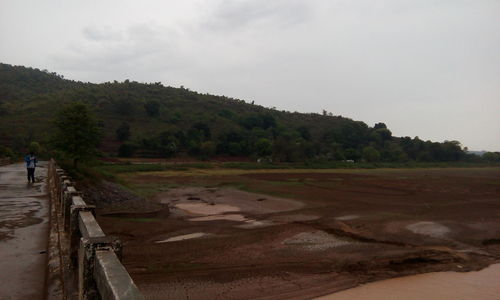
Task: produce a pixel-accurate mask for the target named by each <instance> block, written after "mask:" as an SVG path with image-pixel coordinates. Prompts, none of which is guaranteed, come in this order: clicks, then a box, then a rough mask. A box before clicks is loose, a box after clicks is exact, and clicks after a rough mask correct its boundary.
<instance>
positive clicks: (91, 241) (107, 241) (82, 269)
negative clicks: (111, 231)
mask: <svg viewBox="0 0 500 300" xmlns="http://www.w3.org/2000/svg"><path fill="white" fill-rule="evenodd" d="M97 250H107V251H113V252H116V253H117V255H118V256H119V257H121V253H122V244H121V242H120V240H119V239H118V238H116V237H113V236H101V237H82V238H81V239H80V249H79V251H78V295H79V296H78V298H79V299H80V300H87V299H99V298H98V296H97V295H99V294H100V293H99V290H98V287H97V285H96V281H95V278H94V267H95V253H96V251H97ZM120 265H121V263H120ZM122 267H123V266H122ZM127 275H128V273H127ZM129 278H130V275H129ZM130 280H132V279H130ZM104 299H106V298H104Z"/></svg>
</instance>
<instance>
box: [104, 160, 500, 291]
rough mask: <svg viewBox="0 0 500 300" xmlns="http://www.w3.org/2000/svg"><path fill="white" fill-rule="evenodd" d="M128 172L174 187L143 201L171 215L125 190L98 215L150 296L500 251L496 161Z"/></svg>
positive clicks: (363, 277)
mask: <svg viewBox="0 0 500 300" xmlns="http://www.w3.org/2000/svg"><path fill="white" fill-rule="evenodd" d="M146 177H147V179H146ZM132 180H136V181H135V182H142V181H143V180H144V181H145V180H147V181H148V182H154V183H155V184H161V183H162V182H164V183H165V184H167V183H168V184H172V183H175V184H176V185H178V186H180V187H179V188H171V189H170V190H168V191H167V192H162V193H160V194H158V195H156V196H155V197H154V198H153V199H150V202H151V203H149V204H147V205H146V206H148V205H158V206H157V207H162V206H163V207H168V209H169V211H170V213H169V214H168V215H166V214H165V215H160V214H150V215H148V214H144V212H145V211H146V210H144V209H143V210H140V205H137V206H134V207H133V208H131V209H128V208H127V205H129V204H127V203H125V202H127V201H128V200H127V201H123V202H124V203H123V205H122V204H121V203H122V202H115V203H113V204H112V205H111V206H113V207H114V209H115V210H114V213H113V212H112V213H111V214H110V213H106V214H105V215H103V214H101V215H100V216H99V222H100V223H101V225H102V226H103V228H104V229H105V231H106V233H108V234H116V235H119V236H121V238H122V239H123V240H124V242H125V247H124V251H125V252H124V263H125V265H126V267H127V269H128V271H129V272H130V273H131V275H132V277H133V278H134V280H135V281H136V283H137V284H138V286H139V288H140V289H141V290H142V291H143V292H144V294H145V295H146V297H147V298H148V299H165V298H172V299H176V298H186V297H188V298H189V299H249V298H252V299H255V298H256V299H308V298H311V297H314V296H319V295H324V294H327V293H331V292H334V291H338V290H342V289H346V288H349V287H352V286H356V285H358V284H360V283H364V282H370V281H375V280H380V279H384V278H391V277H397V276H402V275H409V274H416V273H424V272H431V271H443V270H453V271H469V270H478V269H481V268H483V267H485V266H487V265H489V264H492V263H495V262H499V261H500V243H499V242H498V241H499V240H500V218H499V216H500V170H453V169H450V170H412V171H402V170H400V171H391V172H383V171H377V172H367V173H339V172H335V171H332V172H330V173H328V172H324V171H323V172H322V173H312V172H310V173H297V172H294V173H285V172H280V173H268V174H266V173H259V174H257V173H255V174H248V173H247V174H238V175H227V176H220V175H218V176H209V175H205V176H203V177H199V178H198V177H189V178H188V177H161V176H158V177H157V178H155V177H154V176H151V175H147V176H145V177H141V176H137V178H135V179H132ZM235 183H244V184H245V188H246V189H247V190H259V191H261V192H260V193H253V192H246V191H241V190H235V189H233V188H230V187H228V185H234V184H235ZM270 195H281V196H270ZM283 195H290V196H289V197H284V196H283ZM133 201H139V200H131V202H133ZM115 206H120V207H121V208H120V209H117V208H116V207H115ZM120 210H121V211H120ZM108 212H109V211H108Z"/></svg>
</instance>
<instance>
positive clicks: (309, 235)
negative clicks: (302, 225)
mask: <svg viewBox="0 0 500 300" xmlns="http://www.w3.org/2000/svg"><path fill="white" fill-rule="evenodd" d="M283 244H285V245H294V246H298V247H301V248H303V249H306V250H326V249H330V248H335V247H340V246H344V245H348V244H350V242H348V241H346V240H341V239H339V238H337V237H335V236H333V235H331V234H328V233H326V232H324V231H321V230H320V231H313V232H301V233H299V234H296V235H294V236H292V237H291V238H288V239H286V240H284V241H283Z"/></svg>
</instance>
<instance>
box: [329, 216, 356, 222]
mask: <svg viewBox="0 0 500 300" xmlns="http://www.w3.org/2000/svg"><path fill="white" fill-rule="evenodd" d="M358 218H359V216H358V215H347V216H341V217H336V218H335V220H339V221H349V220H354V219H358Z"/></svg>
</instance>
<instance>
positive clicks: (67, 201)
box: [62, 186, 78, 232]
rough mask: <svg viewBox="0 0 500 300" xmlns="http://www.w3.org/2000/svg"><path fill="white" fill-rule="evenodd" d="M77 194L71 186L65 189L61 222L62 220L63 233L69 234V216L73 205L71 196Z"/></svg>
mask: <svg viewBox="0 0 500 300" xmlns="http://www.w3.org/2000/svg"><path fill="white" fill-rule="evenodd" d="M77 195H78V192H77V191H76V189H75V188H74V187H72V186H68V187H66V191H65V192H64V197H63V210H62V213H63V220H64V231H66V232H69V222H70V214H71V211H70V209H71V204H72V203H73V196H77Z"/></svg>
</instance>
